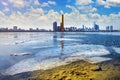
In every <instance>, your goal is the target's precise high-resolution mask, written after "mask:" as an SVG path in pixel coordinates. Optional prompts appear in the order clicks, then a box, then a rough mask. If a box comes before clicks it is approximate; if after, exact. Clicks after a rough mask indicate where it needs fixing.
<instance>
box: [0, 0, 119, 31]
mask: <svg viewBox="0 0 120 80" xmlns="http://www.w3.org/2000/svg"><path fill="white" fill-rule="evenodd" d="M61 14H64V16H65V26H68V27H69V26H76V27H82V25H86V26H88V27H92V26H93V22H96V23H97V24H99V25H100V28H101V29H105V27H106V26H111V25H113V26H114V29H119V30H120V0H0V28H1V27H8V28H12V27H13V26H18V27H20V28H24V29H29V28H30V27H32V28H44V29H52V23H53V22H54V21H57V23H58V25H59V22H60V21H59V20H60V15H61Z"/></svg>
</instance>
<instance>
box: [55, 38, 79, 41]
mask: <svg viewBox="0 0 120 80" xmlns="http://www.w3.org/2000/svg"><path fill="white" fill-rule="evenodd" d="M57 40H59V41H80V39H78V40H77V39H71V38H57Z"/></svg>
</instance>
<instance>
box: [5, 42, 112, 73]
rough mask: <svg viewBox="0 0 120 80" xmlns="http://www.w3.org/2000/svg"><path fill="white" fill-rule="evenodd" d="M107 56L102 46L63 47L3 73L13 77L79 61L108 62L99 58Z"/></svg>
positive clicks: (42, 52) (51, 50)
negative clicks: (17, 74)
mask: <svg viewBox="0 0 120 80" xmlns="http://www.w3.org/2000/svg"><path fill="white" fill-rule="evenodd" d="M107 54H109V51H108V50H107V49H106V48H105V47H104V46H102V45H87V44H85V45H71V46H65V47H64V49H61V48H53V49H46V50H44V51H40V52H38V53H36V54H35V55H34V57H33V58H29V59H25V60H22V61H20V62H18V63H16V64H15V65H13V66H11V67H10V68H8V69H7V70H6V71H5V74H8V75H13V74H16V73H21V72H26V71H33V70H37V69H48V68H52V67H56V66H59V65H63V64H67V63H68V62H72V61H76V60H81V59H83V60H88V61H90V62H101V61H106V60H110V58H105V57H100V56H102V55H107Z"/></svg>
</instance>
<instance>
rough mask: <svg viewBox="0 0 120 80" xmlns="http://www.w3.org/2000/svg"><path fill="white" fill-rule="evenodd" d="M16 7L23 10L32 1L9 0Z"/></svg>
mask: <svg viewBox="0 0 120 80" xmlns="http://www.w3.org/2000/svg"><path fill="white" fill-rule="evenodd" d="M8 1H9V2H10V3H11V4H13V6H14V7H17V8H23V7H25V6H28V5H29V4H30V3H31V0H28V1H26V0H8Z"/></svg>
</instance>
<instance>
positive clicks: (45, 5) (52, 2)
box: [41, 1, 56, 7]
mask: <svg viewBox="0 0 120 80" xmlns="http://www.w3.org/2000/svg"><path fill="white" fill-rule="evenodd" d="M50 5H56V2H54V1H48V2H43V3H42V4H41V7H50Z"/></svg>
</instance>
